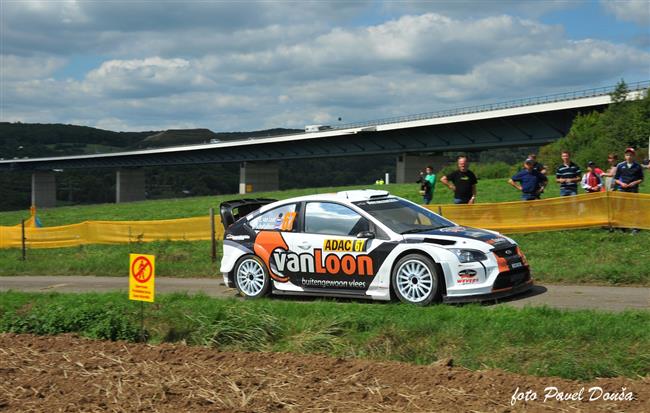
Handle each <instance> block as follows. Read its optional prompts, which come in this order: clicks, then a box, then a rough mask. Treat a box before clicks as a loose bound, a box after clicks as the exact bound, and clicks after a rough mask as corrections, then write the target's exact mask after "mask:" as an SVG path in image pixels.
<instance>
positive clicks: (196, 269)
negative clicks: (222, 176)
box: [0, 241, 221, 277]
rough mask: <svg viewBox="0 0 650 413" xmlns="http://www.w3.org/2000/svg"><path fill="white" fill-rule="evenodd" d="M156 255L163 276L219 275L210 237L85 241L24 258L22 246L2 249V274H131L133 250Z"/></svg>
mask: <svg viewBox="0 0 650 413" xmlns="http://www.w3.org/2000/svg"><path fill="white" fill-rule="evenodd" d="M130 253H134V254H151V255H155V256H156V275H158V276H162V277H216V276H221V273H219V262H220V260H221V245H219V248H218V249H217V262H216V263H212V260H211V256H210V241H195V242H189V241H175V242H172V241H156V242H149V243H140V244H119V245H83V246H79V247H70V248H54V249H34V250H28V251H27V254H26V260H25V261H22V260H21V257H22V253H21V251H20V250H19V249H4V250H0V276H11V275H97V276H127V275H128V273H129V254H130Z"/></svg>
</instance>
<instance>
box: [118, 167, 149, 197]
mask: <svg viewBox="0 0 650 413" xmlns="http://www.w3.org/2000/svg"><path fill="white" fill-rule="evenodd" d="M144 200H145V191H144V170H142V169H118V170H117V175H116V180H115V202H116V203H118V204H120V203H122V202H134V201H144Z"/></svg>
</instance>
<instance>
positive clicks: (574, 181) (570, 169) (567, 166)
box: [555, 151, 582, 196]
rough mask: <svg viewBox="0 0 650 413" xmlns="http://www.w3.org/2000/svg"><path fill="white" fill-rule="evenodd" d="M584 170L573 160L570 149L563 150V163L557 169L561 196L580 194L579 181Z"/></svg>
mask: <svg viewBox="0 0 650 413" xmlns="http://www.w3.org/2000/svg"><path fill="white" fill-rule="evenodd" d="M580 175H582V171H581V170H580V168H579V167H578V165H576V164H574V163H573V162H571V154H570V153H569V151H562V165H560V166H558V167H557V169H556V171H555V180H556V181H557V182H558V183H559V184H560V196H571V195H577V194H578V182H580Z"/></svg>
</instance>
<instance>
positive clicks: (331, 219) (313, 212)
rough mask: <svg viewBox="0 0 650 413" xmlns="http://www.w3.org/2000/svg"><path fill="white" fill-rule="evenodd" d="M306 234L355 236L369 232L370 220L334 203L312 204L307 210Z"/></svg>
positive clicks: (305, 216) (309, 204) (308, 205)
mask: <svg viewBox="0 0 650 413" xmlns="http://www.w3.org/2000/svg"><path fill="white" fill-rule="evenodd" d="M304 218H305V232H306V233H309V234H328V235H345V236H355V235H357V234H358V233H359V232H362V231H368V230H369V228H370V226H369V223H368V220H367V219H366V218H364V217H362V216H361V215H359V214H358V213H357V212H355V211H353V210H352V209H350V208H348V207H346V206H344V205H340V204H335V203H332V202H310V203H308V204H307V208H306V209H305V215H304Z"/></svg>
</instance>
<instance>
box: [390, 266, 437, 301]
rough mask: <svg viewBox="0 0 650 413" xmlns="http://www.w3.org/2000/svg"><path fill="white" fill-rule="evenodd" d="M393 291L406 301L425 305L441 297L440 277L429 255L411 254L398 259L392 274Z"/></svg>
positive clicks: (401, 299)
mask: <svg viewBox="0 0 650 413" xmlns="http://www.w3.org/2000/svg"><path fill="white" fill-rule="evenodd" d="M391 281H392V286H393V291H394V292H395V295H396V296H397V298H399V299H400V301H402V302H404V303H409V304H415V305H420V306H425V305H429V304H431V303H432V302H433V301H437V300H438V299H439V298H440V291H441V287H440V277H439V275H438V273H437V272H436V266H435V264H434V262H433V260H431V258H429V257H425V256H424V255H420V254H409V255H406V256H404V257H402V258H400V259H399V261H397V263H396V264H395V267H394V268H393V273H392V276H391Z"/></svg>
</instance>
